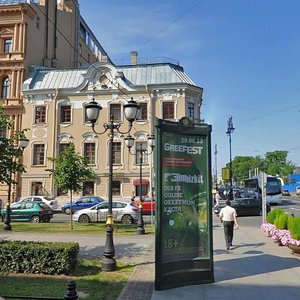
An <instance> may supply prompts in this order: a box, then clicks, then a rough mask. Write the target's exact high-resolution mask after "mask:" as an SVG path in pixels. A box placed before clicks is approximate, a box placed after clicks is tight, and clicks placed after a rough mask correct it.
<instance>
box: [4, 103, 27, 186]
mask: <svg viewBox="0 0 300 300" xmlns="http://www.w3.org/2000/svg"><path fill="white" fill-rule="evenodd" d="M4 113H5V110H4V107H3V106H1V105H0V129H2V130H5V131H6V133H8V132H9V129H11V127H12V124H11V122H10V121H9V119H8V118H7V116H5V115H4ZM26 131H27V130H26V129H25V130H22V131H21V132H18V133H12V134H11V135H10V136H9V137H0V183H3V184H10V183H16V182H15V181H14V180H13V178H14V176H11V174H14V173H24V172H25V167H24V165H23V164H21V163H20V162H19V158H20V157H21V156H22V149H20V148H19V147H18V141H19V139H20V138H25V132H26Z"/></svg>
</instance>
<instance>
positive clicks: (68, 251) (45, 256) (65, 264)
mask: <svg viewBox="0 0 300 300" xmlns="http://www.w3.org/2000/svg"><path fill="white" fill-rule="evenodd" d="M78 252H79V244H78V243H64V242H54V243H52V242H28V241H5V240H1V241H0V272H12V273H35V274H66V275H68V274H70V273H71V272H72V271H73V270H74V268H75V266H76V263H77V256H78Z"/></svg>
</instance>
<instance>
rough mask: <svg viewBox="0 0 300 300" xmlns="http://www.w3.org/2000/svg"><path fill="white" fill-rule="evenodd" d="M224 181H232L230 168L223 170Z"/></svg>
mask: <svg viewBox="0 0 300 300" xmlns="http://www.w3.org/2000/svg"><path fill="white" fill-rule="evenodd" d="M222 179H223V180H230V169H229V168H222Z"/></svg>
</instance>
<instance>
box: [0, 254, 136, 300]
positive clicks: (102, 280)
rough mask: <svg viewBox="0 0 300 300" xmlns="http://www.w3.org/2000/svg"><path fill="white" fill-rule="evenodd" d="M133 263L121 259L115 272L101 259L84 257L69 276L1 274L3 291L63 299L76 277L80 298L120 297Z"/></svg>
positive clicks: (5, 292) (94, 299)
mask: <svg viewBox="0 0 300 300" xmlns="http://www.w3.org/2000/svg"><path fill="white" fill-rule="evenodd" d="M133 268H134V266H131V265H124V264H121V263H119V262H118V266H117V270H116V271H114V272H102V271H101V261H100V260H81V261H79V264H78V266H77V268H76V270H75V271H74V273H73V274H71V275H70V276H65V275H56V276H55V275H53V276H50V275H34V274H1V275H0V295H1V296H4V297H5V296H14V297H16V296H17V297H25V296H27V297H30V296H33V297H51V298H60V299H63V298H64V295H65V294H66V293H67V291H68V289H67V282H68V281H69V280H75V282H76V285H77V288H76V290H77V293H78V295H79V299H86V300H101V299H107V300H109V299H111V300H113V299H117V298H118V296H119V294H120V293H121V291H122V289H123V287H124V285H125V284H126V282H127V280H128V278H129V276H130V275H131V273H132V271H133Z"/></svg>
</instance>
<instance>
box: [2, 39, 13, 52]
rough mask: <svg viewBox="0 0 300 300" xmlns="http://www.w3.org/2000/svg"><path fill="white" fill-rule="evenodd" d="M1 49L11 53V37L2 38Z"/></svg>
mask: <svg viewBox="0 0 300 300" xmlns="http://www.w3.org/2000/svg"><path fill="white" fill-rule="evenodd" d="M3 43H4V44H3V50H4V53H11V52H12V38H9V39H4V40H3Z"/></svg>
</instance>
